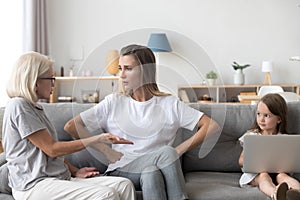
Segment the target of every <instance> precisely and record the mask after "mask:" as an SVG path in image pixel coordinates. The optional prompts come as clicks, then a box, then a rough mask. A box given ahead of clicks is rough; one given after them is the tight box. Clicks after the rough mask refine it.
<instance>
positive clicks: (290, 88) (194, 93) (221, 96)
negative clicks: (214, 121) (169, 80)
mask: <svg viewBox="0 0 300 200" xmlns="http://www.w3.org/2000/svg"><path fill="white" fill-rule="evenodd" d="M274 85H279V86H281V87H282V88H283V89H284V91H287V92H294V93H296V94H298V95H299V85H296V84H274ZM261 86H263V85H262V84H252V85H212V86H208V85H181V86H178V95H179V98H181V100H183V101H185V102H198V101H199V100H201V97H202V96H204V95H208V96H209V97H211V98H212V99H213V102H215V103H228V102H238V95H239V94H240V93H241V92H255V93H256V94H257V92H258V90H259V88H260V87H261Z"/></svg>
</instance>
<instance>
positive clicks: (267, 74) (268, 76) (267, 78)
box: [263, 72, 272, 85]
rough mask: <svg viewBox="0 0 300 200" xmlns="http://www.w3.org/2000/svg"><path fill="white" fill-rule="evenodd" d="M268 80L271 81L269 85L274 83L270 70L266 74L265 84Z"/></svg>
mask: <svg viewBox="0 0 300 200" xmlns="http://www.w3.org/2000/svg"><path fill="white" fill-rule="evenodd" d="M266 82H268V83H269V85H272V80H271V74H270V72H267V73H266V76H265V79H264V83H263V84H264V85H265V84H266Z"/></svg>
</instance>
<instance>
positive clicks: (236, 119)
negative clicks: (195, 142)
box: [183, 104, 255, 173]
mask: <svg viewBox="0 0 300 200" xmlns="http://www.w3.org/2000/svg"><path fill="white" fill-rule="evenodd" d="M190 106H191V107H193V108H195V109H198V110H200V111H202V112H204V113H205V114H206V115H208V116H209V117H211V118H212V119H214V120H215V121H217V122H218V123H219V125H220V126H221V129H222V131H221V132H220V133H217V134H215V135H214V136H213V137H211V138H210V139H209V140H206V141H205V142H204V143H203V144H202V145H200V146H199V147H197V148H195V149H192V150H190V151H188V152H187V153H186V154H185V155H184V157H183V171H184V172H185V173H186V172H190V171H199V170H201V171H221V172H224V171H229V172H240V171H241V169H240V167H239V165H238V158H239V156H240V153H241V150H242V148H241V146H240V144H239V142H238V138H239V137H240V136H241V135H242V134H243V133H245V131H246V130H248V129H249V128H250V127H251V126H252V124H253V121H254V116H255V115H254V113H255V106H253V105H245V104H191V105H190ZM184 132H185V133H186V134H184V135H185V136H186V137H187V138H188V137H190V136H191V135H192V134H193V133H191V132H189V131H188V130H184ZM187 138H185V139H187ZM208 144H209V145H208ZM201 152H205V153H201ZM199 153H200V154H201V155H200V156H199ZM206 154H207V155H206Z"/></svg>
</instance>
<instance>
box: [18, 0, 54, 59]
mask: <svg viewBox="0 0 300 200" xmlns="http://www.w3.org/2000/svg"><path fill="white" fill-rule="evenodd" d="M23 3H24V21H23V30H24V32H23V50H24V52H27V51H36V52H40V53H42V54H45V55H49V44H48V28H47V27H48V22H47V12H46V11H47V6H46V0H23Z"/></svg>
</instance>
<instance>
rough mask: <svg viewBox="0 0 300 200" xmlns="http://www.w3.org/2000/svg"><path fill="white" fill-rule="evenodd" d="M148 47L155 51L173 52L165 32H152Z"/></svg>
mask: <svg viewBox="0 0 300 200" xmlns="http://www.w3.org/2000/svg"><path fill="white" fill-rule="evenodd" d="M148 47H149V48H150V49H151V50H152V51H153V52H171V51H172V48H171V46H170V43H169V40H168V38H167V35H166V34H165V33H151V35H150V38H149V41H148Z"/></svg>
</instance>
